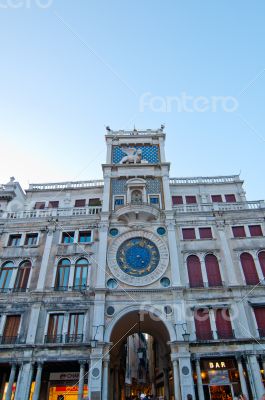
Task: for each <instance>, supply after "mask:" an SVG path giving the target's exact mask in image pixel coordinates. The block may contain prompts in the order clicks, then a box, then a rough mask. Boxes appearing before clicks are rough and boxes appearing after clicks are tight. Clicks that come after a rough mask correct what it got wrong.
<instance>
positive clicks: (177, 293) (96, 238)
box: [0, 126, 265, 400]
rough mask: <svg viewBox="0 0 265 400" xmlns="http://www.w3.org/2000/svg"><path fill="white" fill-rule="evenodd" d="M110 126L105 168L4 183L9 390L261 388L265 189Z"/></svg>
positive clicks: (223, 394)
mask: <svg viewBox="0 0 265 400" xmlns="http://www.w3.org/2000/svg"><path fill="white" fill-rule="evenodd" d="M165 136H166V135H165V133H164V128H163V126H162V127H161V129H158V130H146V131H137V130H133V131H112V130H111V129H110V128H107V132H106V136H105V139H106V148H107V149H106V163H105V164H103V165H102V169H103V179H100V180H96V181H76V182H63V183H41V184H30V185H29V188H28V189H27V190H26V191H24V190H22V188H21V187H20V185H19V183H18V182H16V181H15V179H14V178H11V179H10V181H9V182H8V183H7V184H3V185H1V186H0V227H1V242H0V398H1V399H4V400H13V399H15V400H28V399H33V400H38V399H39V400H81V399H87V398H89V399H90V400H100V399H103V400H106V399H109V400H125V399H126V397H127V398H128V397H130V396H133V395H139V394H141V393H146V394H147V393H148V394H150V395H153V398H156V397H157V398H165V399H167V400H169V399H171V400H173V399H177V400H186V399H187V395H188V394H191V395H192V397H193V399H197V400H210V399H211V400H219V399H222V400H230V399H233V398H235V397H236V396H238V394H239V393H240V392H241V391H242V392H243V393H246V394H247V396H248V397H249V398H250V399H253V400H258V399H259V398H260V397H261V395H262V394H263V392H264V391H265V390H264V380H265V378H264V368H265V347H264V339H265V291H264V276H265V239H264V234H265V224H264V219H265V203H264V201H247V199H246V194H245V191H244V189H243V181H242V180H241V179H240V177H239V176H238V175H233V176H217V177H195V178H171V177H170V175H169V170H170V163H169V162H168V160H167V159H166V155H165Z"/></svg>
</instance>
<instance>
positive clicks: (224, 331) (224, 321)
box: [215, 308, 234, 339]
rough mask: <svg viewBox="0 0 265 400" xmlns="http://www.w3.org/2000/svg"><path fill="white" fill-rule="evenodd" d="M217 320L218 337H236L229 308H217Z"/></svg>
mask: <svg viewBox="0 0 265 400" xmlns="http://www.w3.org/2000/svg"><path fill="white" fill-rule="evenodd" d="M215 322H216V328H217V335H218V339H232V338H233V337H234V333H233V329H232V325H231V321H230V315H229V310H228V309H225V308H224V309H218V310H216V311H215Z"/></svg>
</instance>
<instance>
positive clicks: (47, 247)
mask: <svg viewBox="0 0 265 400" xmlns="http://www.w3.org/2000/svg"><path fill="white" fill-rule="evenodd" d="M54 229H55V226H53V227H52V226H50V227H49V228H48V232H47V237H46V242H45V246H44V251H43V255H42V259H41V266H40V273H39V279H38V283H37V290H42V289H44V286H45V278H46V273H47V268H48V262H49V257H50V252H51V248H52V239H53V232H54Z"/></svg>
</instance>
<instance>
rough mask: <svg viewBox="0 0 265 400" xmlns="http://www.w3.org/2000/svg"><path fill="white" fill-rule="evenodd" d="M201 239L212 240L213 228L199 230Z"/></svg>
mask: <svg viewBox="0 0 265 400" xmlns="http://www.w3.org/2000/svg"><path fill="white" fill-rule="evenodd" d="M199 233H200V238H201V239H212V237H213V235H212V229H211V228H199Z"/></svg>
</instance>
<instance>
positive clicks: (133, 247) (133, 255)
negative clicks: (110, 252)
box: [117, 237, 160, 276]
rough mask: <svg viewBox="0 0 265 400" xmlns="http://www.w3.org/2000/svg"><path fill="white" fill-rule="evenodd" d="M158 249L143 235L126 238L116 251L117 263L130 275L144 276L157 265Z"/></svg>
mask: <svg viewBox="0 0 265 400" xmlns="http://www.w3.org/2000/svg"><path fill="white" fill-rule="evenodd" d="M159 259H160V255H159V251H158V248H157V246H156V245H155V243H154V242H152V241H151V240H149V239H146V238H143V237H135V238H132V239H127V240H125V242H123V243H122V244H121V245H120V247H119V249H118V251H117V263H118V266H119V267H120V269H121V270H122V271H124V272H125V273H126V274H128V275H131V276H145V275H148V274H150V273H151V272H153V271H154V270H155V269H156V267H157V266H158V263H159Z"/></svg>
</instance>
